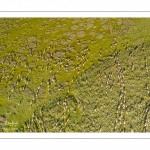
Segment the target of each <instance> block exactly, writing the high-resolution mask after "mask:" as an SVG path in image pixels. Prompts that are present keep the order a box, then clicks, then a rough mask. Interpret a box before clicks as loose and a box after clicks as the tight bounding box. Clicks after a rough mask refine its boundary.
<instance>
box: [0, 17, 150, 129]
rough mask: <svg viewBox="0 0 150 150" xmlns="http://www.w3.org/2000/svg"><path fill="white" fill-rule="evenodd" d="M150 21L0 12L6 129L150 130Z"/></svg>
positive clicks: (1, 103) (0, 111)
mask: <svg viewBox="0 0 150 150" xmlns="http://www.w3.org/2000/svg"><path fill="white" fill-rule="evenodd" d="M149 27H150V19H148V18H145V19H144V18H0V37H1V38H0V132H149V131H150V123H149V108H150V91H149V88H150V81H149V77H150V73H149V72H150V71H149V69H150V32H149Z"/></svg>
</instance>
